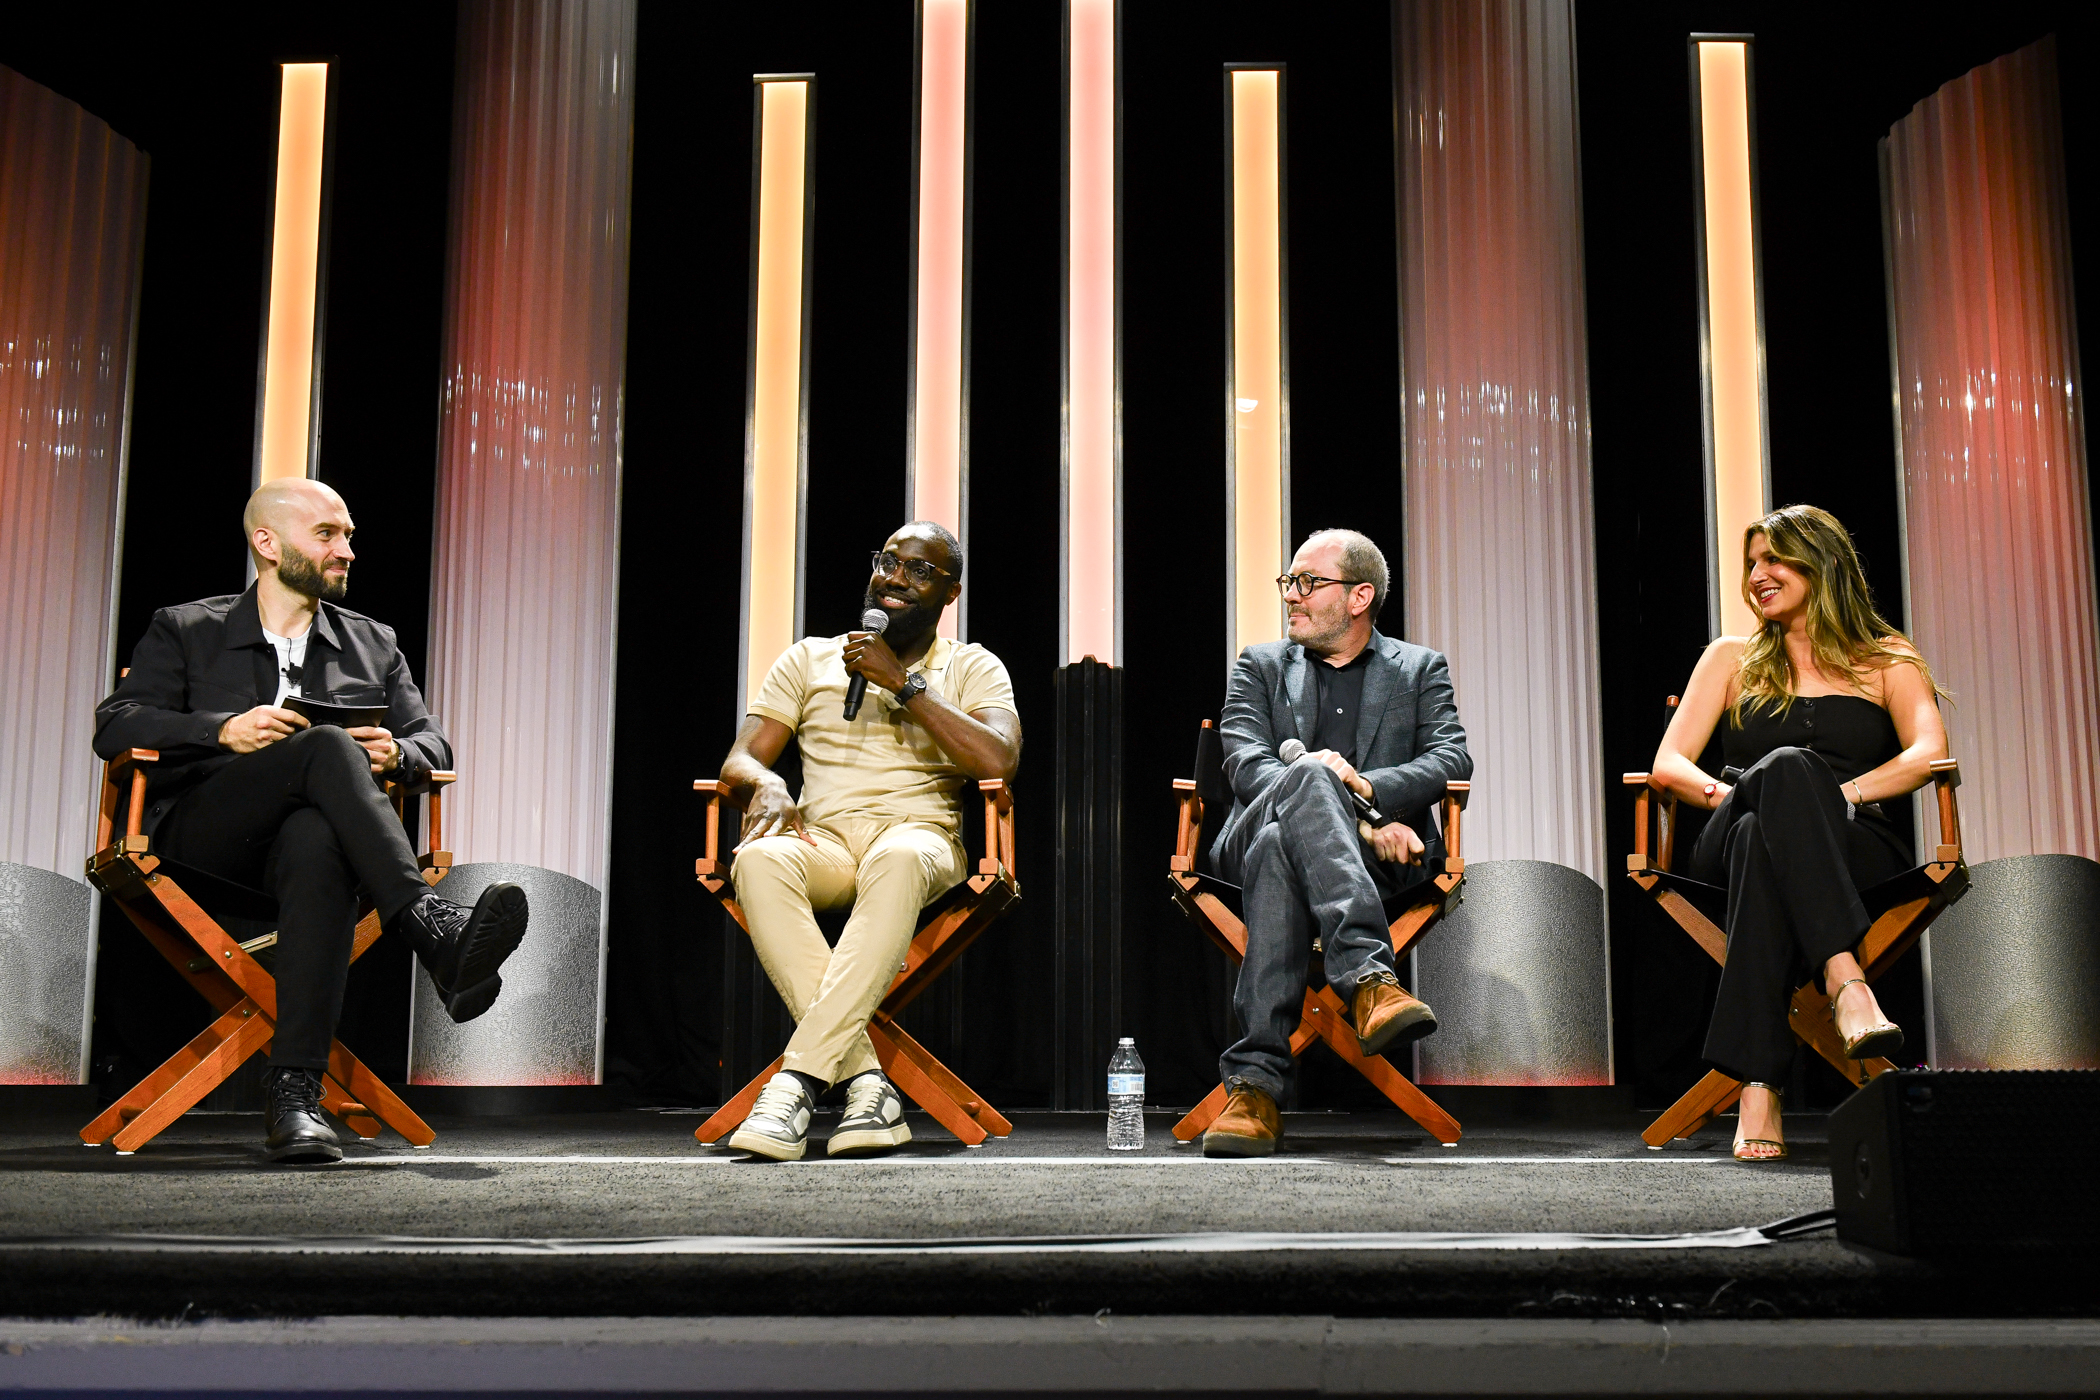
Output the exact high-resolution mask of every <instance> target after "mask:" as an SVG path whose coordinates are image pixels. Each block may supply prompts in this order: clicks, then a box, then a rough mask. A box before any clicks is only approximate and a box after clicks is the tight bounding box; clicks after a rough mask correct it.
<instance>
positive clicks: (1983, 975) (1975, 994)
mask: <svg viewBox="0 0 2100 1400" xmlns="http://www.w3.org/2000/svg"><path fill="white" fill-rule="evenodd" d="M1969 879H1970V885H1969V892H1968V894H1967V895H1965V896H1964V897H1963V898H1962V899H1961V901H1960V902H1959V903H1957V904H1955V905H1954V906H1953V907H1952V908H1950V909H1948V910H1946V911H1945V912H1944V913H1942V914H1941V915H1940V917H1939V918H1938V919H1937V920H1936V921H1934V923H1933V925H1932V928H1931V930H1930V931H1929V932H1927V933H1926V935H1925V944H1926V963H1925V977H1926V995H1927V996H1928V997H1929V998H1930V1002H1931V1007H1932V1023H1931V1036H1930V1039H1931V1054H1932V1066H1933V1068H1934V1069H2100V864H2096V863H2094V862H2093V861H2090V860H2087V859H2086V858H2085V857H2084V856H2066V855H2050V856H2006V857H2004V858H2003V859H2001V860H1987V861H1985V862H1984V863H1983V864H1981V865H1978V866H1973V867H1971V869H1970V871H1969Z"/></svg>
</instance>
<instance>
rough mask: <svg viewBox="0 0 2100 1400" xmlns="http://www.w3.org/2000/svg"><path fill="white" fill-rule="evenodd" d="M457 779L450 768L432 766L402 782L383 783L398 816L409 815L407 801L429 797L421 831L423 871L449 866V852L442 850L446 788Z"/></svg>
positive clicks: (391, 780)
mask: <svg viewBox="0 0 2100 1400" xmlns="http://www.w3.org/2000/svg"><path fill="white" fill-rule="evenodd" d="M458 781H459V774H457V773H455V772H453V771H452V770H451V769H449V768H433V769H431V770H430V771H429V772H427V773H424V774H422V775H421V776H420V777H417V778H414V779H410V780H407V781H403V780H402V779H399V778H388V779H387V780H386V781H385V783H384V784H383V786H384V787H385V788H386V794H387V797H388V798H389V799H390V800H391V801H392V802H393V804H394V812H395V814H396V815H397V816H401V817H404V818H405V817H406V816H407V815H408V803H409V801H410V799H412V798H416V797H428V798H429V799H430V820H429V822H428V824H427V826H426V829H425V830H424V832H423V837H424V841H423V844H424V846H425V847H426V848H427V849H426V851H425V852H424V854H425V855H426V856H427V857H428V858H427V859H426V860H425V861H424V862H423V865H424V868H425V869H426V870H429V869H435V870H439V871H445V870H449V869H451V868H452V853H451V852H450V851H448V850H446V849H445V796H444V793H445V789H446V788H448V787H450V786H452V784H454V783H456V782H458Z"/></svg>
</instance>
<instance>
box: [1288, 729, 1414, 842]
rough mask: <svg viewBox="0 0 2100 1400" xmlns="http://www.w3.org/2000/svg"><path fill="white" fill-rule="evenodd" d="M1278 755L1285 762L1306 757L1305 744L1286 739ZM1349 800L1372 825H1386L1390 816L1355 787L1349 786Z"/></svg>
mask: <svg viewBox="0 0 2100 1400" xmlns="http://www.w3.org/2000/svg"><path fill="white" fill-rule="evenodd" d="M1276 756H1277V757H1278V758H1280V759H1282V760H1283V761H1284V762H1285V763H1296V762H1297V761H1298V760H1299V759H1301V758H1303V757H1305V745H1303V744H1301V743H1299V742H1298V741H1297V740H1296V739H1286V740H1284V741H1283V743H1282V745H1281V746H1279V747H1278V748H1277V750H1276ZM1342 786H1344V787H1349V785H1348V784H1347V783H1344V784H1343V785H1342ZM1349 800H1350V801H1351V802H1353V803H1355V804H1356V815H1357V816H1359V817H1361V818H1363V819H1364V820H1365V821H1367V822H1369V823H1370V824H1371V825H1372V826H1384V825H1385V824H1386V821H1387V820H1388V818H1387V817H1386V815H1385V813H1383V812H1381V811H1379V810H1378V809H1377V808H1376V807H1373V806H1372V805H1371V804H1370V803H1368V802H1366V801H1365V800H1364V799H1363V797H1362V796H1361V795H1360V794H1359V793H1358V792H1357V791H1356V789H1355V788H1349Z"/></svg>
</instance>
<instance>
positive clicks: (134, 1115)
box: [80, 875, 437, 1153]
mask: <svg viewBox="0 0 2100 1400" xmlns="http://www.w3.org/2000/svg"><path fill="white" fill-rule="evenodd" d="M145 878H146V879H147V880H148V881H150V882H152V884H153V887H154V888H153V893H154V896H155V899H154V903H155V904H157V905H158V906H159V907H160V908H161V909H162V910H163V911H165V912H166V914H167V915H168V917H169V919H170V920H171V921H175V922H179V924H180V926H182V927H183V928H185V929H186V930H187V931H188V933H189V934H190V936H191V938H192V939H194V940H195V941H194V943H193V944H188V945H186V944H185V942H184V940H182V939H181V938H180V937H178V936H177V934H176V933H175V931H174V930H172V929H170V928H168V927H167V926H165V925H163V924H161V923H159V921H157V920H154V919H153V918H151V916H150V914H147V913H146V912H145V911H144V910H142V909H141V908H138V907H135V906H133V905H132V904H129V903H126V904H123V905H122V906H121V907H122V908H123V909H124V912H125V913H126V914H127V915H129V916H130V918H131V921H132V922H133V923H134V924H136V925H137V926H138V929H139V931H140V932H141V933H143V934H145V935H146V938H147V940H148V941H149V942H151V943H152V944H153V946H154V947H155V949H157V950H158V951H159V952H160V954H161V956H162V957H164V958H166V959H167V960H168V962H169V964H170V965H171V966H173V967H174V968H175V970H176V971H177V972H178V973H180V974H182V977H183V979H184V980H185V981H187V982H188V983H189V984H190V985H191V986H192V987H194V988H196V989H197V991H198V992H199V993H200V994H201V995H202V996H203V997H204V999H205V1000H206V1001H207V1002H209V1003H210V1004H211V1007H212V1009H213V1010H214V1011H217V1012H218V1013H219V1015H218V1018H217V1019H216V1020H214V1021H213V1022H212V1023H211V1024H210V1025H209V1026H206V1027H205V1028H204V1029H203V1030H201V1031H199V1032H198V1033H197V1035H196V1036H195V1038H193V1039H192V1040H191V1041H190V1043H189V1044H187V1045H185V1046H183V1047H182V1049H180V1050H178V1051H176V1052H175V1053H174V1054H173V1055H171V1056H169V1057H168V1059H167V1060H166V1061H165V1062H163V1063H162V1064H161V1065H160V1067H159V1068H158V1069H155V1070H154V1071H153V1072H152V1073H151V1074H149V1075H147V1076H146V1077H145V1078H144V1079H141V1080H140V1081H139V1082H138V1083H137V1084H136V1085H134V1086H133V1087H132V1089H131V1091H130V1092H129V1093H127V1094H125V1095H124V1096H123V1097H122V1098H120V1099H118V1100H117V1101H116V1102H115V1103H113V1104H111V1105H110V1106H109V1107H108V1108H106V1109H104V1110H103V1111H102V1112H101V1113H100V1114H98V1115H97V1116H96V1118H95V1120H94V1121H93V1122H91V1123H89V1124H88V1125H87V1126H86V1127H84V1128H82V1129H81V1130H80V1140H81V1141H82V1142H85V1143H88V1144H90V1145H92V1146H99V1145H100V1144H102V1143H105V1142H107V1143H109V1144H111V1145H112V1146H114V1147H115V1148H116V1149H117V1151H119V1152H125V1153H129V1152H136V1151H138V1150H139V1148H141V1147H143V1146H144V1145H145V1144H146V1143H148V1142H150V1141H152V1139H153V1138H154V1137H156V1136H158V1135H159V1134H160V1133H161V1132H162V1131H163V1130H164V1129H166V1128H167V1127H168V1126H169V1125H170V1124H171V1123H173V1122H174V1121H175V1120H176V1119H177V1118H180V1117H181V1116H182V1115H183V1114H185V1113H187V1112H188V1111H189V1110H190V1109H192V1108H194V1107H196V1106H197V1104H198V1103H200V1102H201V1101H202V1100H203V1099H204V1096H205V1095H207V1094H209V1093H210V1092H211V1091H212V1090H214V1089H216V1088H218V1087H219V1085H221V1084H223V1083H225V1082H226V1080H227V1079H228V1078H230V1077H231V1076H232V1075H233V1073H234V1071H235V1070H237V1069H239V1068H240V1067H241V1066H242V1065H243V1064H246V1063H247V1062H248V1059H249V1058H250V1057H251V1056H253V1055H256V1054H259V1053H261V1052H262V1051H263V1050H265V1049H267V1048H268V1047H269V1044H270V1040H271V1038H272V1037H273V1036H274V1035H275V1034H276V1031H277V984H276V982H275V980H274V979H272V978H271V976H270V974H269V973H268V972H266V971H264V970H263V968H262V966H261V965H260V964H259V963H257V962H256V961H255V960H254V959H253V958H252V957H250V956H249V954H248V952H247V951H246V950H245V949H243V948H242V947H241V945H240V944H238V943H236V942H234V940H233V939H232V937H231V936H230V935H228V934H227V933H226V932H225V931H224V930H222V929H220V928H219V926H218V925H217V924H216V923H214V922H212V921H211V919H210V918H209V917H208V916H206V915H205V914H204V912H203V911H202V910H201V909H198V908H197V906H196V904H195V903H194V902H193V901H191V900H190V898H189V896H188V895H187V894H185V893H183V891H182V890H181V888H180V887H179V886H177V885H176V884H175V882H174V881H173V880H171V879H169V878H167V877H166V876H156V875H148V876H146V877H145ZM378 937H379V915H378V914H377V913H376V912H374V913H371V914H367V915H366V916H365V918H364V920H363V921H362V922H361V923H360V924H359V925H358V928H357V936H356V941H355V942H354V943H352V945H351V950H350V957H351V960H352V961H353V962H354V961H355V960H356V959H357V958H358V957H360V956H362V955H363V953H364V951H365V949H367V948H369V947H370V946H371V945H372V944H373V943H374V942H375V941H376V940H377V939H378ZM200 949H201V950H202V951H201V952H199V951H196V950H200ZM214 953H216V954H217V955H218V961H216V962H214V961H213V958H212V955H213V954H214ZM243 983H246V986H244V985H243ZM321 1087H322V1098H321V1106H322V1107H323V1108H325V1109H326V1110H327V1111H328V1112H330V1113H332V1114H334V1115H335V1116H336V1117H338V1118H340V1119H341V1120H342V1121H343V1123H344V1124H345V1125H346V1126H348V1127H349V1129H350V1131H352V1132H353V1133H356V1134H357V1135H358V1136H359V1137H361V1138H366V1139H370V1138H375V1137H377V1136H379V1130H380V1126H381V1124H384V1125H386V1126H387V1127H391V1128H392V1129H394V1131H396V1132H398V1133H400V1134H401V1136H402V1137H404V1138H406V1139H407V1140H408V1141H409V1143H410V1144H411V1145H413V1146H416V1147H427V1146H429V1145H430V1144H431V1142H432V1141H434V1140H435V1139H436V1137H437V1134H436V1133H434V1132H432V1131H431V1129H430V1126H429V1125H428V1124H427V1123H425V1122H424V1121H423V1120H422V1119H421V1118H420V1117H418V1116H417V1115H416V1113H415V1111H414V1110H413V1109H411V1108H410V1107H409V1106H408V1105H407V1104H405V1103H403V1102H402V1101H401V1099H400V1096H399V1095H397V1094H395V1093H394V1091H393V1090H392V1089H390V1088H388V1087H387V1086H386V1084H385V1083H384V1082H383V1081H382V1080H381V1079H380V1078H379V1076H378V1075H376V1074H374V1073H372V1071H371V1070H370V1069H368V1068H366V1066H365V1064H364V1062H363V1061H361V1060H359V1059H358V1058H357V1056H355V1055H353V1054H351V1053H350V1051H349V1050H348V1049H347V1048H346V1047H345V1046H344V1045H343V1043H342V1042H341V1041H340V1040H336V1041H332V1042H331V1043H330V1045H329V1050H328V1072H327V1073H326V1074H325V1075H324V1076H323V1077H322V1081H321Z"/></svg>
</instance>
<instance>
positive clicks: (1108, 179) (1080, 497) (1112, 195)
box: [1064, 0, 1122, 665]
mask: <svg viewBox="0 0 2100 1400" xmlns="http://www.w3.org/2000/svg"><path fill="white" fill-rule="evenodd" d="M1065 74H1066V82H1067V85H1068V86H1067V89H1066V92H1065V161H1066V165H1065V208H1066V212H1065V218H1066V222H1065V655H1064V660H1065V662H1066V663H1067V664H1070V663H1071V662H1075V661H1079V660H1081V659H1083V658H1085V657H1088V656H1091V657H1093V658H1094V659H1095V660H1097V661H1105V662H1108V663H1109V664H1111V665H1117V664H1120V663H1121V659H1122V657H1121V651H1122V648H1121V646H1120V645H1119V637H1120V634H1119V632H1118V630H1117V619H1116V600H1117V593H1118V589H1117V578H1118V574H1117V566H1118V563H1119V562H1120V561H1119V559H1118V554H1119V552H1120V543H1121V540H1120V536H1121V531H1120V530H1119V528H1118V523H1117V521H1118V508H1117V502H1118V495H1119V493H1118V489H1117V458H1118V442H1119V437H1120V434H1119V431H1118V424H1117V418H1116V382H1117V375H1116V0H1069V4H1068V6H1067V8H1066V31H1065Z"/></svg>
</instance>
